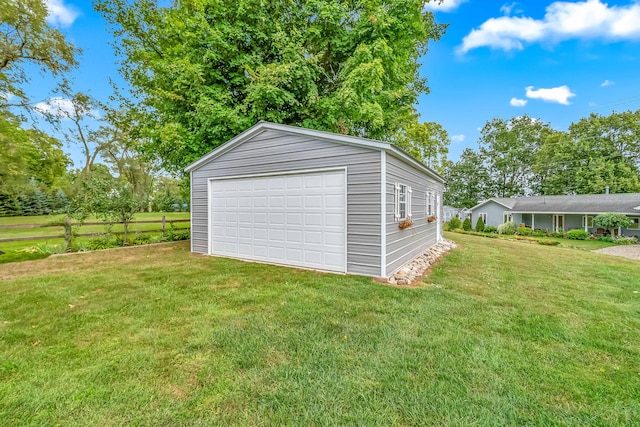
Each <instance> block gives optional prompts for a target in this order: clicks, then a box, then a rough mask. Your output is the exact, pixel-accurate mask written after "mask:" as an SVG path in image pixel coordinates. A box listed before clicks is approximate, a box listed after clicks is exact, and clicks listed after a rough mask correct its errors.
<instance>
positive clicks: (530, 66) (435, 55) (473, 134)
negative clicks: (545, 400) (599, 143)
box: [31, 0, 640, 166]
mask: <svg viewBox="0 0 640 427" xmlns="http://www.w3.org/2000/svg"><path fill="white" fill-rule="evenodd" d="M47 3H48V4H49V10H50V11H51V14H50V17H49V21H50V23H52V24H53V25H55V26H57V27H58V28H60V29H61V30H62V31H63V32H64V33H65V34H67V37H68V39H69V40H70V41H71V42H73V43H74V44H76V45H77V46H79V47H80V48H82V49H83V55H82V56H81V57H80V67H79V68H78V70H76V71H75V72H74V77H75V81H74V88H75V90H77V91H83V92H88V93H90V94H91V95H93V96H94V97H95V98H97V99H99V100H102V101H106V100H107V97H108V96H109V95H110V94H111V93H112V89H111V86H110V85H109V79H113V80H114V81H116V82H117V83H120V84H122V79H121V78H120V77H119V75H118V73H117V66H116V64H115V60H116V59H115V57H114V54H113V49H112V47H111V46H110V44H109V43H110V42H111V35H110V34H109V33H108V32H107V30H106V24H105V22H104V21H103V19H102V18H101V17H100V16H99V15H98V14H96V13H95V12H94V11H93V9H92V7H91V2H90V1H80V0H47ZM428 7H429V8H430V9H432V10H433V11H434V13H435V14H436V19H437V20H438V22H442V23H449V28H448V29H447V32H446V34H445V35H444V36H443V38H442V39H441V40H440V41H437V42H434V43H432V44H431V45H430V48H429V52H428V53H427V55H426V56H425V57H424V58H423V59H422V64H423V65H422V68H421V71H422V75H423V76H424V77H426V78H427V79H428V80H429V87H430V89H431V93H430V94H429V95H423V96H421V97H420V99H419V104H418V105H417V110H418V112H419V113H420V115H421V120H423V121H435V122H438V123H440V124H441V125H443V126H444V128H445V129H446V130H447V131H448V132H449V135H450V136H451V138H452V142H451V146H450V150H449V157H450V158H451V159H452V160H456V159H457V158H458V157H459V155H460V153H461V152H462V150H463V149H464V148H465V147H474V148H475V147H477V139H478V137H479V135H480V132H479V130H480V129H481V128H482V126H484V124H485V123H486V122H487V120H490V119H491V118H493V117H503V118H510V117H516V116H520V115H523V114H528V115H529V116H532V117H537V118H540V119H542V120H543V121H545V122H549V123H551V125H552V126H553V127H554V128H556V129H562V130H564V129H566V128H567V127H568V126H569V124H571V122H574V121H577V120H579V119H580V118H581V117H586V116H588V115H589V114H590V113H591V112H595V113H599V114H605V115H606V114H610V113H611V111H612V110H616V111H625V110H629V109H631V110H637V109H639V108H640V77H639V76H640V73H639V71H640V1H632V0H626V1H622V0H620V1H613V0H610V1H604V0H582V1H562V2H561V1H555V2H554V1H549V0H536V1H520V2H505V1H493V0H445V1H444V2H442V3H440V4H438V3H437V2H436V3H432V4H431V5H430V6H428ZM48 90H50V87H49V86H48V85H47V81H46V80H42V79H39V78H38V77H37V76H36V77H35V78H34V80H33V85H32V88H31V92H32V94H33V95H34V97H36V98H37V97H39V98H44V97H46V96H47V95H48V94H49V93H48ZM59 103H60V105H62V106H64V100H61V101H59ZM69 151H71V152H72V158H73V159H74V160H75V161H76V166H80V162H79V159H80V156H78V153H76V152H75V150H73V149H72V148H71V147H70V148H69Z"/></svg>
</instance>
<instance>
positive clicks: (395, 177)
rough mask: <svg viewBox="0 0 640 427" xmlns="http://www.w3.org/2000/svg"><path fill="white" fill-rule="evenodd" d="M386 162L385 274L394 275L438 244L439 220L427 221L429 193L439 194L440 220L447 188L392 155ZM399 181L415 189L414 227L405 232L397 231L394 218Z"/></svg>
mask: <svg viewBox="0 0 640 427" xmlns="http://www.w3.org/2000/svg"><path fill="white" fill-rule="evenodd" d="M386 159H387V161H386V171H387V179H386V184H385V188H386V192H385V193H386V209H385V212H386V218H385V222H386V229H387V231H386V242H387V244H386V261H387V262H386V267H387V270H386V273H387V275H391V274H393V272H394V271H396V270H397V269H399V268H400V267H402V266H403V265H404V264H405V263H407V262H408V261H411V260H412V259H413V258H415V257H416V256H418V255H419V254H420V253H421V252H424V251H425V250H426V249H427V248H428V247H429V246H432V245H434V244H435V243H436V242H437V239H438V236H437V227H438V225H437V223H438V221H434V222H432V223H428V222H427V218H426V192H427V191H434V192H439V193H440V206H441V208H440V212H438V214H437V216H438V217H439V218H440V217H441V215H443V211H442V193H443V192H444V185H443V184H442V183H440V182H438V181H436V180H434V179H433V178H430V177H428V176H427V175H425V173H424V172H422V171H420V170H418V169H417V168H415V167H413V166H411V165H408V164H406V163H404V162H403V161H402V160H399V159H397V158H395V157H393V156H392V155H390V154H387V156H386ZM396 182H398V183H401V184H406V185H410V186H411V188H412V194H411V213H412V219H413V222H414V225H413V226H412V227H410V228H407V229H404V230H400V228H398V223H397V222H396V219H395V217H394V207H395V183H396Z"/></svg>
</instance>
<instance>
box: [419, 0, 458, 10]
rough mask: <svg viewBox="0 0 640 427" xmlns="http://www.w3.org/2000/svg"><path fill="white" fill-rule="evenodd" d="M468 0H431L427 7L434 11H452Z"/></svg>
mask: <svg viewBox="0 0 640 427" xmlns="http://www.w3.org/2000/svg"><path fill="white" fill-rule="evenodd" d="M466 1H467V0H442V1H439V0H430V1H429V3H427V5H426V6H425V7H426V9H427V10H431V11H433V12H451V11H452V10H454V9H457V8H458V7H460V5H461V4H462V3H464V2H466Z"/></svg>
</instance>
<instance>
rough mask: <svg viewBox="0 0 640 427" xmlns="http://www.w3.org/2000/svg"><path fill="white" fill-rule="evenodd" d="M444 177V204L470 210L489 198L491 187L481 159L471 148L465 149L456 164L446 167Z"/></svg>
mask: <svg viewBox="0 0 640 427" xmlns="http://www.w3.org/2000/svg"><path fill="white" fill-rule="evenodd" d="M444 177H445V180H446V181H447V191H446V192H445V193H444V202H445V204H447V205H451V206H455V207H458V208H470V207H473V206H475V205H477V204H478V202H479V201H481V200H484V199H486V198H488V197H491V193H490V189H491V188H492V185H491V182H490V181H489V179H490V177H489V173H488V171H487V168H486V166H485V163H484V161H483V158H482V156H481V155H480V154H479V153H478V152H476V151H474V150H472V149H471V148H465V149H464V151H463V152H462V154H461V155H460V160H458V161H457V162H456V163H449V164H448V165H447V167H446V168H445V173H444Z"/></svg>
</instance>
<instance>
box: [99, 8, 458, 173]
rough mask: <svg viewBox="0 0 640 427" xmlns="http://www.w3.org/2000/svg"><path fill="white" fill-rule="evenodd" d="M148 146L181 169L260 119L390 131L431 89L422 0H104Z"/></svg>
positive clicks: (429, 34)
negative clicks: (166, 0)
mask: <svg viewBox="0 0 640 427" xmlns="http://www.w3.org/2000/svg"><path fill="white" fill-rule="evenodd" d="M96 9H97V10H98V11H99V12H100V13H102V15H103V16H104V17H105V18H106V19H107V21H108V22H109V23H110V24H111V29H112V32H113V34H114V36H115V38H116V40H118V42H117V44H116V50H117V53H118V54H119V55H120V57H121V63H120V64H121V73H122V75H123V76H124V78H125V79H126V80H127V81H128V83H129V84H130V86H131V88H132V95H133V98H135V99H133V101H132V102H131V105H130V112H131V113H132V114H134V115H135V116H136V121H137V122H138V123H139V131H140V133H141V135H143V136H144V137H145V140H147V138H148V143H145V145H144V148H145V150H146V152H147V153H152V154H154V155H156V156H157V157H158V158H159V159H161V161H162V166H163V167H164V168H165V169H167V170H169V171H178V170H180V169H181V168H182V167H184V166H185V165H187V164H188V163H190V162H192V161H193V160H195V159H197V158H199V157H201V156H202V155H203V154H205V153H207V152H209V151H210V150H212V149H213V148H215V147H217V146H218V145H220V144H221V143H223V142H225V141H227V140H229V139H231V138H232V137H234V136H236V135H237V134H238V133H240V132H242V131H244V130H246V129H247V128H249V127H250V126H252V125H253V124H255V123H256V122H257V121H259V120H269V121H273V122H277V123H285V124H291V125H297V126H304V127H308V128H314V129H320V130H327V131H333V132H340V133H346V134H350V135H357V136H365V137H371V138H377V139H385V140H391V139H392V138H393V137H395V136H396V135H397V134H398V132H399V131H401V130H403V129H406V127H407V126H408V125H411V124H413V123H415V122H416V114H415V112H414V109H413V106H414V105H415V104H416V102H417V99H418V96H419V95H421V94H423V93H426V92H427V91H428V88H427V85H426V80H425V79H424V78H421V77H420V76H419V68H420V64H419V62H418V60H419V58H421V57H422V56H423V55H424V54H425V52H426V50H427V43H428V42H429V41H430V40H437V39H439V38H440V36H441V35H442V34H443V32H444V29H445V27H446V26H444V25H440V24H437V23H436V22H435V20H434V17H433V14H432V13H431V12H428V11H426V10H425V7H424V1H422V0H358V1H350V2H346V1H344V2H335V1H330V0H313V1H308V2H264V1H262V0H242V1H240V2H238V1H236V0H216V1H214V0H198V1H196V0H186V1H180V2H175V3H174V4H173V6H171V7H163V6H159V5H157V4H156V2H154V1H151V0H136V1H129V0H109V1H107V0H99V1H98V2H97V4H96Z"/></svg>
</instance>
